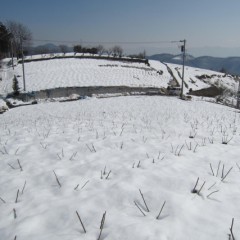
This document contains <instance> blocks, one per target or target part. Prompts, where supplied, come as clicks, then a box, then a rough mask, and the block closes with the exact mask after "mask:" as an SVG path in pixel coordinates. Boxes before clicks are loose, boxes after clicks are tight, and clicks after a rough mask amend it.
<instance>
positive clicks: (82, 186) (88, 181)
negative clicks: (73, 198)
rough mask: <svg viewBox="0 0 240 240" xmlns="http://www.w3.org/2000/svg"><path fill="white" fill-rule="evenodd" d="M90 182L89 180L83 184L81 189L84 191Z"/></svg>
mask: <svg viewBox="0 0 240 240" xmlns="http://www.w3.org/2000/svg"><path fill="white" fill-rule="evenodd" d="M88 182H89V180H87V181H86V182H85V183H84V184H83V186H82V187H81V189H83V188H84V187H85V186H86V185H87V184H88Z"/></svg>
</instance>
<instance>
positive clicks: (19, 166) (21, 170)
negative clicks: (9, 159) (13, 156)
mask: <svg viewBox="0 0 240 240" xmlns="http://www.w3.org/2000/svg"><path fill="white" fill-rule="evenodd" d="M17 161H18V165H19V168H20V171H22V170H23V169H22V166H21V164H20V161H19V159H18V160H17Z"/></svg>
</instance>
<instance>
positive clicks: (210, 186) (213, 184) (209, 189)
mask: <svg viewBox="0 0 240 240" xmlns="http://www.w3.org/2000/svg"><path fill="white" fill-rule="evenodd" d="M215 185H216V182H215V183H214V184H213V185H211V186H210V187H209V188H208V190H210V189H211V188H212V187H213V186H215Z"/></svg>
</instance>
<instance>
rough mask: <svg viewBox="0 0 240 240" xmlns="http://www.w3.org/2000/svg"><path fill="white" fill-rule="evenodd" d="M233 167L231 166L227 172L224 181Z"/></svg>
mask: <svg viewBox="0 0 240 240" xmlns="http://www.w3.org/2000/svg"><path fill="white" fill-rule="evenodd" d="M232 169H233V167H231V168H230V169H229V170H228V172H227V173H226V175H225V176H224V177H223V178H222V181H223V180H224V179H225V178H226V177H227V175H228V174H229V173H230V172H231V170H232Z"/></svg>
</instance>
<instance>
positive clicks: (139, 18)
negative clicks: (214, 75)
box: [0, 0, 240, 56]
mask: <svg viewBox="0 0 240 240" xmlns="http://www.w3.org/2000/svg"><path fill="white" fill-rule="evenodd" d="M0 2H1V3H0V6H1V8H0V21H2V22H5V21H6V20H14V21H18V22H21V23H23V24H24V25H26V26H28V27H29V29H30V30H31V31H32V33H33V38H34V45H40V44H45V42H43V41H39V40H52V41H51V42H53V43H54V40H58V41H69V42H68V43H67V44H68V45H70V46H72V45H74V43H73V42H75V41H76V42H79V43H80V44H82V45H86V46H87V45H90V44H88V43H87V42H120V43H119V44H118V43H117V44H118V45H121V46H122V47H123V49H124V51H125V52H126V53H129V52H138V51H140V50H141V49H142V50H144V49H145V50H146V52H147V54H148V55H149V54H153V53H162V52H173V53H179V52H180V49H179V48H178V44H177V43H167V42H169V41H173V40H181V39H186V40H187V49H188V52H189V53H190V54H193V55H195V56H201V55H213V56H233V55H235V56H240V0H165V1H163V0H68V1H67V0H0ZM37 40H38V41H37ZM165 41H166V42H165ZM125 42H148V43H141V44H140V43H138V44H133V43H128V44H127V43H125ZM149 42H159V43H157V44H156V43H154V44H153V43H149ZM57 44H60V43H59V42H58V43H57ZM95 45H96V44H95ZM103 45H104V44H103ZM111 45H116V44H115V43H112V44H106V46H107V47H108V46H111Z"/></svg>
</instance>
